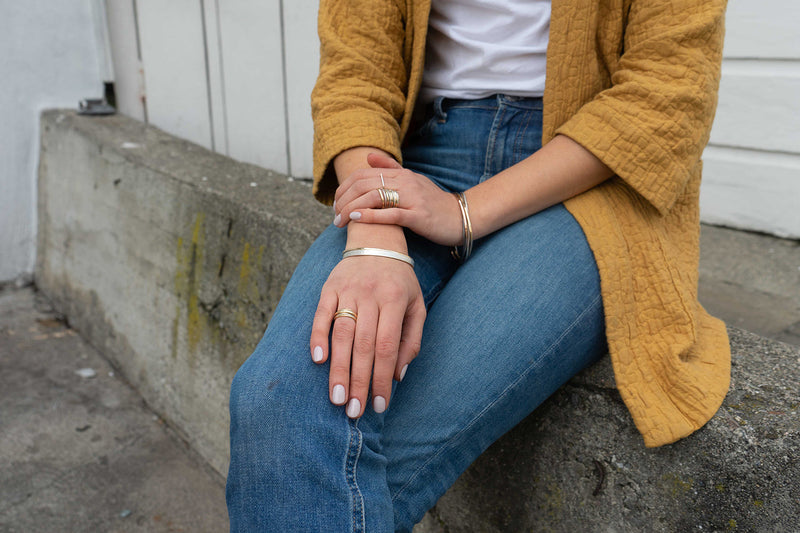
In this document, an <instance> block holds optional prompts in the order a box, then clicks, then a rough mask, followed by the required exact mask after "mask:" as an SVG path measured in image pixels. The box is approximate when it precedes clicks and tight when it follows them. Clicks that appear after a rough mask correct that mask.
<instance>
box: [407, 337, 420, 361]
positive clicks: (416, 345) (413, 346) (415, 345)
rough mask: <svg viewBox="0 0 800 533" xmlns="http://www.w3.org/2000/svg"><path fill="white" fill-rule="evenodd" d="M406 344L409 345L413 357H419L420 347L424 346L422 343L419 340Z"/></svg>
mask: <svg viewBox="0 0 800 533" xmlns="http://www.w3.org/2000/svg"><path fill="white" fill-rule="evenodd" d="M406 346H407V347H408V351H409V353H411V357H412V358H415V357H417V356H418V355H419V351H420V349H421V348H422V345H421V344H420V342H419V341H412V342H407V343H406Z"/></svg>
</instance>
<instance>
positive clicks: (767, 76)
mask: <svg viewBox="0 0 800 533" xmlns="http://www.w3.org/2000/svg"><path fill="white" fill-rule="evenodd" d="M106 2H107V4H108V12H109V26H110V32H111V43H112V48H113V49H114V50H113V52H114V61H115V69H116V71H117V78H116V84H117V96H118V101H119V107H120V109H121V110H122V111H123V112H125V113H127V114H131V115H132V116H136V117H137V118H141V114H142V113H139V114H137V113H136V112H135V109H136V105H138V106H139V107H140V108H141V102H140V103H138V104H136V103H135V102H133V103H131V102H128V101H129V100H132V99H136V98H138V95H139V94H140V92H141V91H140V89H139V88H138V87H136V88H135V89H131V88H130V87H129V86H130V84H131V83H135V82H136V76H133V75H132V74H130V73H131V72H134V73H135V72H136V69H138V65H136V67H135V68H133V69H132V68H130V67H129V66H128V65H120V64H119V62H131V61H133V60H134V59H132V54H130V53H127V54H121V53H118V51H117V48H118V47H119V46H120V42H121V41H125V42H128V43H129V44H128V45H127V46H128V49H129V50H130V49H135V46H133V45H131V44H130V42H131V41H132V40H134V39H135V38H136V37H137V35H136V34H135V33H131V31H130V28H131V27H134V24H133V23H129V24H127V26H126V25H125V24H122V23H121V22H120V21H119V20H118V19H119V18H120V17H122V15H121V14H120V13H122V12H125V13H128V15H127V16H131V17H132V16H133V14H135V13H137V12H138V39H139V41H140V49H141V60H142V67H143V70H144V78H145V82H146V87H145V91H146V111H147V115H146V116H147V118H148V119H149V121H150V122H152V123H153V124H155V125H156V126H158V127H160V128H162V129H164V130H166V131H168V132H170V133H173V134H175V135H178V136H181V137H184V138H187V139H190V140H193V141H195V142H197V143H199V144H202V145H204V146H207V147H209V148H212V149H214V150H216V151H218V152H221V153H224V154H227V155H229V156H231V157H234V158H236V159H239V160H241V161H247V162H250V163H254V164H257V165H261V166H264V167H268V168H272V169H275V170H278V171H280V172H286V173H288V174H290V175H292V176H294V177H308V176H310V175H311V166H312V165H311V146H312V132H313V128H312V124H311V113H310V106H309V100H310V95H311V89H312V87H313V85H314V80H315V78H316V74H317V71H318V63H319V41H318V38H317V35H316V14H317V9H318V0H170V1H169V2H162V1H159V0H106ZM124 5H127V6H132V7H124ZM121 6H122V7H121ZM114 20H116V22H114ZM798 20H800V2H797V1H796V0H761V1H760V2H753V1H752V0H731V1H730V2H729V5H728V17H727V35H726V41H725V54H724V58H725V59H724V62H723V77H722V83H721V86H720V97H719V107H718V111H717V118H716V121H715V124H714V129H713V131H712V134H711V142H710V145H709V148H708V150H707V151H706V153H705V156H704V159H705V181H704V183H703V186H702V190H701V215H702V218H703V220H705V221H708V222H712V223H716V224H723V225H728V226H733V227H737V228H742V229H750V230H757V231H765V232H769V233H774V234H777V235H781V236H787V237H795V238H800V219H799V218H798V214H797V213H798V212H800V98H798V96H797V95H799V94H800V32H798V31H797V30H796V28H795V26H796V22H797V21H798ZM125 27H127V28H128V29H124V30H119V29H117V28H125ZM115 32H116V34H115ZM125 72H127V73H128V74H127V75H126V74H124V73H125ZM131 109H133V110H134V111H126V110H131Z"/></svg>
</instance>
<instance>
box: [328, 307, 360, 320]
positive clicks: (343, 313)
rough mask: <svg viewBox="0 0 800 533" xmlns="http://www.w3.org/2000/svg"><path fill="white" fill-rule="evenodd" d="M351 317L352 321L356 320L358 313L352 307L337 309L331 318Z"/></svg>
mask: <svg viewBox="0 0 800 533" xmlns="http://www.w3.org/2000/svg"><path fill="white" fill-rule="evenodd" d="M342 317H345V318H352V319H353V320H354V321H356V322H358V313H356V312H355V311H353V310H352V309H339V310H338V311H336V313H334V315H333V319H334V320H336V319H337V318H342Z"/></svg>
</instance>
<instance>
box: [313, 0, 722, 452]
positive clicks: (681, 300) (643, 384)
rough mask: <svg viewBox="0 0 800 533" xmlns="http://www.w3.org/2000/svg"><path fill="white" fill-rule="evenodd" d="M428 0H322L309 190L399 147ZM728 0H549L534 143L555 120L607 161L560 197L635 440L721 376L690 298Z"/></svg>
mask: <svg viewBox="0 0 800 533" xmlns="http://www.w3.org/2000/svg"><path fill="white" fill-rule="evenodd" d="M429 10H430V0H322V1H321V2H320V12H319V35H320V40H321V55H322V57H321V68H320V74H319V79H318V81H317V85H316V87H315V89H314V92H313V95H312V113H313V116H314V126H315V133H314V176H315V183H314V194H315V195H316V197H317V198H318V199H319V200H320V201H322V202H325V203H330V202H331V200H332V198H333V194H334V191H335V189H336V185H337V182H336V178H335V176H334V174H333V169H332V165H331V162H332V160H333V158H334V157H336V155H338V154H339V153H340V152H342V151H343V150H346V149H348V148H351V147H354V146H374V147H378V148H381V149H383V150H385V151H387V152H389V153H391V154H393V155H394V156H395V157H396V158H397V159H398V160H400V159H401V153H400V143H401V141H402V139H403V136H404V135H405V134H406V132H407V129H408V125H409V121H410V119H411V112H412V110H413V108H414V104H415V101H416V97H417V94H418V91H419V87H420V82H421V78H422V71H423V60H424V57H425V34H426V31H427V26H428V13H429ZM724 11H725V0H552V15H551V17H552V18H551V24H550V41H549V46H548V50H547V82H546V87H545V94H544V130H543V139H542V140H543V142H547V141H548V140H549V139H551V138H552V137H553V136H554V135H556V134H562V135H567V136H569V137H570V138H572V139H574V140H575V141H577V142H578V143H580V144H581V145H582V146H584V147H585V148H587V149H588V150H590V151H591V152H592V153H593V154H594V155H596V156H597V157H598V158H599V159H601V160H602V161H603V162H604V163H605V164H606V165H608V166H609V167H610V168H611V169H612V170H614V172H615V174H616V176H615V177H614V178H612V179H610V180H608V181H606V182H605V183H603V184H601V185H600V186H598V187H595V188H593V189H591V190H589V191H587V192H585V193H583V194H581V195H579V196H577V197H575V198H572V199H570V200H568V201H567V202H565V205H566V207H567V208H568V209H569V211H570V212H571V213H572V215H573V216H574V217H575V218H576V219H577V221H578V222H579V223H580V225H581V227H582V228H583V231H584V233H585V234H586V237H587V239H588V241H589V244H590V246H591V248H592V251H593V252H594V256H595V259H596V261H597V265H598V267H599V270H600V278H601V288H602V297H603V304H604V306H605V315H606V334H607V338H608V345H609V351H610V354H611V360H612V363H613V367H614V374H615V379H616V384H617V388H618V389H619V392H620V394H621V395H622V398H623V399H624V401H625V404H626V405H627V407H628V409H629V410H630V412H631V415H632V416H633V420H634V422H635V424H636V426H637V428H638V429H639V431H640V432H641V433H642V435H643V437H644V442H645V444H646V445H647V446H660V445H663V444H667V443H670V442H673V441H675V440H677V439H680V438H682V437H684V436H686V435H689V434H690V433H692V432H693V431H695V430H696V429H698V428H700V427H701V426H702V425H703V424H705V423H706V422H707V421H708V420H709V419H710V418H711V416H713V414H714V413H715V412H716V411H717V409H718V408H719V406H720V404H721V403H722V400H723V398H724V397H725V394H726V392H727V390H728V386H729V382H730V348H729V344H728V337H727V334H726V331H725V326H724V324H723V323H722V322H721V321H719V320H717V319H715V318H713V317H711V316H710V315H708V313H706V311H705V310H704V309H703V308H702V307H701V306H700V304H699V303H698V301H697V277H698V267H697V263H698V250H699V218H698V211H699V209H698V194H699V187H700V174H701V166H702V163H701V160H700V156H701V153H702V151H703V148H704V147H705V145H706V143H707V141H708V136H709V130H710V128H711V122H712V119H713V116H714V111H715V108H716V103H717V88H718V85H719V76H720V63H721V52H722V41H723V33H724V25H723V22H724Z"/></svg>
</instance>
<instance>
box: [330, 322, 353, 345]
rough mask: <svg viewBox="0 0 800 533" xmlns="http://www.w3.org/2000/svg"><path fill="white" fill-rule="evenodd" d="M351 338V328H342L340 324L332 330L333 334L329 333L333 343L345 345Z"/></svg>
mask: <svg viewBox="0 0 800 533" xmlns="http://www.w3.org/2000/svg"><path fill="white" fill-rule="evenodd" d="M352 338H353V329H352V327H349V328H348V326H344V325H341V324H337V325H336V326H334V328H333V333H331V339H332V340H333V342H336V343H347V342H350V339H352Z"/></svg>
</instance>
